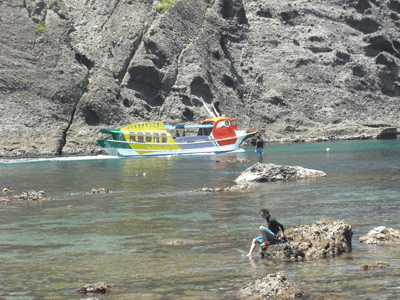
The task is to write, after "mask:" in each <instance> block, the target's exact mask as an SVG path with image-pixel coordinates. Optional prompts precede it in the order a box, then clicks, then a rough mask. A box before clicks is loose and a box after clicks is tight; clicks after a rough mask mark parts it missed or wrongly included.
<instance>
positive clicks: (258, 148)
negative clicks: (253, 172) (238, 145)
mask: <svg viewBox="0 0 400 300" xmlns="http://www.w3.org/2000/svg"><path fill="white" fill-rule="evenodd" d="M263 148H264V142H263V140H262V139H261V135H258V136H257V141H256V152H257V157H258V162H259V163H261V164H262V161H263Z"/></svg>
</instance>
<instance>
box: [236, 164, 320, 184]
mask: <svg viewBox="0 0 400 300" xmlns="http://www.w3.org/2000/svg"><path fill="white" fill-rule="evenodd" d="M325 176H326V174H325V173H324V172H322V171H318V170H312V169H306V168H303V167H291V166H282V165H274V164H261V163H256V164H254V165H253V166H251V167H249V168H247V169H246V170H245V171H244V172H243V173H242V174H241V175H240V176H239V177H238V178H237V179H236V182H237V183H243V182H268V181H277V180H295V179H306V178H316V177H325Z"/></svg>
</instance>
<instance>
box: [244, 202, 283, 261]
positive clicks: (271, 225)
mask: <svg viewBox="0 0 400 300" xmlns="http://www.w3.org/2000/svg"><path fill="white" fill-rule="evenodd" d="M260 214H261V217H262V218H264V219H265V220H266V221H267V223H268V228H267V227H264V226H260V232H261V235H260V236H259V237H256V238H255V239H253V243H252V244H251V247H250V251H249V253H248V254H247V255H246V256H251V255H252V254H253V251H254V248H255V247H256V245H257V244H260V246H261V247H262V246H267V245H269V244H270V242H271V241H276V240H278V237H277V234H278V232H279V230H280V231H281V232H282V237H284V236H285V233H284V231H285V229H284V228H283V225H282V224H281V223H279V222H278V221H277V220H276V219H274V218H272V217H271V215H270V214H269V210H268V209H262V210H261V212H260Z"/></svg>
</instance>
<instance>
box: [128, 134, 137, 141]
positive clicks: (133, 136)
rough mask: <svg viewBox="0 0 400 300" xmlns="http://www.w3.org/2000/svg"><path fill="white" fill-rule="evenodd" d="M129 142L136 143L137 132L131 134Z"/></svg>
mask: <svg viewBox="0 0 400 300" xmlns="http://www.w3.org/2000/svg"><path fill="white" fill-rule="evenodd" d="M129 141H130V142H136V132H129Z"/></svg>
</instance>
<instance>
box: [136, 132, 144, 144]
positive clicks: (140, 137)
mask: <svg viewBox="0 0 400 300" xmlns="http://www.w3.org/2000/svg"><path fill="white" fill-rule="evenodd" d="M137 141H138V142H139V143H143V142H144V135H143V132H138V133H137Z"/></svg>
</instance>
